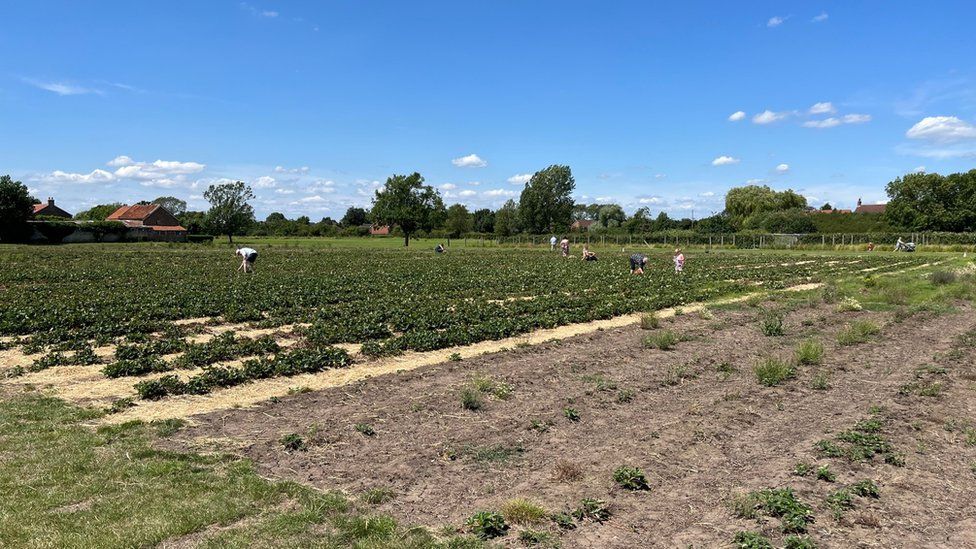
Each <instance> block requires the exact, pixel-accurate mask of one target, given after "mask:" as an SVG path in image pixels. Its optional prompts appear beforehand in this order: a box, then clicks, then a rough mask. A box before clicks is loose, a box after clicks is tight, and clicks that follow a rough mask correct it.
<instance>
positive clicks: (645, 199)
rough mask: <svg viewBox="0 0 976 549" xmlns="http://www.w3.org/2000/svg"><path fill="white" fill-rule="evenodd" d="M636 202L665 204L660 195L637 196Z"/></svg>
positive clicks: (656, 204)
mask: <svg viewBox="0 0 976 549" xmlns="http://www.w3.org/2000/svg"><path fill="white" fill-rule="evenodd" d="M637 202H638V203H640V204H650V205H652V206H658V205H662V204H667V201H665V200H664V199H663V198H661V197H660V196H639V197H637Z"/></svg>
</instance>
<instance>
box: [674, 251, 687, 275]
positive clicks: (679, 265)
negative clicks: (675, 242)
mask: <svg viewBox="0 0 976 549" xmlns="http://www.w3.org/2000/svg"><path fill="white" fill-rule="evenodd" d="M684 268H685V254H683V253H681V249H680V248H676V249H675V250H674V272H676V273H680V272H681V271H683V270H684Z"/></svg>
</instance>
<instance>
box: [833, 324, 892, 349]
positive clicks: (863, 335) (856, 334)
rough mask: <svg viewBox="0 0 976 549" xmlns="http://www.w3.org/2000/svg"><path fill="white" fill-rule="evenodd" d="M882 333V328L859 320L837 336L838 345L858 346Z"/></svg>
mask: <svg viewBox="0 0 976 549" xmlns="http://www.w3.org/2000/svg"><path fill="white" fill-rule="evenodd" d="M879 333H881V328H879V327H878V325H877V324H875V323H874V322H871V321H870V320H859V321H857V322H852V323H851V324H848V325H847V327H846V328H844V329H843V330H841V331H840V333H839V334H837V343H839V344H840V345H845V346H847V345H857V344H858V343H864V342H865V341H868V340H870V339H871V337H872V336H875V335H877V334H879Z"/></svg>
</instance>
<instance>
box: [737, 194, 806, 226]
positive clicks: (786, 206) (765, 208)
mask: <svg viewBox="0 0 976 549" xmlns="http://www.w3.org/2000/svg"><path fill="white" fill-rule="evenodd" d="M806 207H807V199H806V198H804V197H803V196H802V195H799V194H797V193H795V192H793V190H792V189H788V190H785V191H774V190H773V189H771V188H769V186H767V185H762V186H760V185H746V186H744V187H733V188H731V189H729V192H728V193H727V194H726V195H725V212H726V213H727V214H728V215H729V216H730V217H731V218H732V222H733V224H734V225H736V226H739V227H741V226H743V225H745V224H748V223H747V219H748V218H750V217H753V216H757V215H761V214H764V213H768V212H776V211H783V210H791V209H802V208H806ZM753 223H754V222H753Z"/></svg>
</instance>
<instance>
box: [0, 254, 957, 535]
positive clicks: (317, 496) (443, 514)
mask: <svg viewBox="0 0 976 549" xmlns="http://www.w3.org/2000/svg"><path fill="white" fill-rule="evenodd" d="M390 241H392V239H389V240H377V241H376V242H382V243H384V244H387V243H389V242H390ZM246 242H248V243H251V244H253V245H255V246H256V247H259V251H260V256H259V260H258V264H257V267H258V272H257V273H256V274H254V275H244V274H241V273H235V272H234V269H235V268H236V267H237V262H236V260H235V258H234V256H233V255H232V254H230V253H228V251H227V250H225V249H223V247H221V246H219V245H216V244H215V246H213V247H209V246H193V245H162V246H161V245H118V246H109V245H81V246H62V247H4V248H0V259H2V260H3V264H4V266H5V269H4V270H3V271H0V296H2V298H3V299H2V302H0V336H2V339H0V342H2V343H0V375H2V376H3V377H4V379H3V380H2V383H0V399H2V400H0V419H2V421H0V455H2V457H3V459H2V460H0V488H2V492H3V493H4V494H5V499H4V502H3V503H2V511H3V512H0V539H3V540H4V541H5V542H6V543H8V544H9V545H11V546H29V547H89V546H100V547H101V546H108V547H114V546H146V545H155V544H160V543H162V544H163V545H164V546H172V547H192V546H207V547H224V546H240V547H245V546H246V547H255V546H265V547H274V546H317V547H318V546H320V547H340V546H359V547H440V546H443V547H479V546H482V545H484V544H492V543H502V544H504V545H507V546H543V547H545V546H549V547H552V546H558V545H562V546H566V547H584V546H611V547H626V546H638V545H642V546H656V545H661V546H671V545H673V543H671V542H672V541H674V540H680V541H681V542H682V543H681V545H689V544H690V545H693V546H714V545H717V544H718V545H721V544H728V543H731V542H732V539H733V538H734V537H736V538H738V537H742V538H743V539H745V537H748V536H749V535H753V534H754V536H760V537H763V538H770V539H772V540H773V541H775V542H776V543H777V544H783V543H787V544H794V543H800V542H802V541H803V540H807V541H808V542H809V543H814V542H816V543H818V544H819V545H818V546H845V544H847V543H850V542H852V541H853V540H857V539H863V538H869V539H872V540H874V542H875V543H877V544H880V545H886V544H888V545H890V543H891V542H892V540H897V539H900V538H899V537H898V536H909V537H910V536H915V537H914V538H911V539H914V540H917V541H919V542H922V543H924V542H925V541H926V540H928V539H930V538H929V537H927V536H930V535H935V534H934V532H935V531H936V530H937V529H938V528H939V527H940V524H941V528H943V537H944V538H945V539H952V540H955V541H956V542H957V543H963V545H964V544H965V542H966V541H967V539H966V538H965V537H964V536H965V531H966V530H967V529H966V527H965V522H964V520H965V518H964V517H960V515H959V513H957V512H956V511H954V509H955V508H956V507H950V506H946V505H943V504H942V503H939V502H936V501H934V500H933V501H930V503H929V506H930V509H929V510H930V516H929V518H928V519H926V520H928V522H926V521H925V520H922V519H917V520H922V522H923V523H924V524H921V525H916V527H915V528H914V529H910V530H904V529H902V528H903V527H902V526H899V525H901V524H905V521H904V520H903V519H902V518H899V517H903V516H904V515H905V514H906V513H918V512H920V511H921V509H922V507H919V505H920V504H918V503H917V502H916V501H914V500H913V499H912V498H908V499H907V500H906V497H907V496H908V494H910V493H917V494H930V493H931V494H934V493H935V492H930V491H931V490H935V488H934V487H935V486H936V485H937V481H938V479H939V478H940V475H941V476H943V477H944V476H945V475H952V479H953V482H955V483H957V484H958V487H959V489H960V490H966V489H969V488H974V479H976V472H974V471H976V469H973V471H970V470H969V467H970V463H972V467H974V468H976V431H974V430H973V429H974V428H976V427H974V426H973V424H972V423H971V421H969V420H967V419H966V418H965V412H964V410H966V409H967V407H968V406H971V405H972V403H973V400H972V388H971V384H972V379H976V377H972V378H970V377H968V376H974V373H973V372H972V361H971V359H970V355H971V353H972V346H971V345H969V343H967V342H970V341H971V337H972V336H971V333H976V318H974V315H973V310H972V308H971V300H972V299H973V296H974V288H973V269H972V265H973V264H972V262H971V261H970V260H968V259H965V258H962V257H961V256H960V255H959V254H955V255H952V254H918V255H907V254H905V255H896V254H890V253H874V254H866V253H863V254H843V253H833V254H831V253H822V252H817V253H795V252H792V253H791V252H773V253H769V252H759V251H749V252H729V251H723V252H705V251H704V250H703V251H701V252H700V253H693V254H690V255H689V259H688V263H687V264H686V270H685V272H684V273H682V274H680V275H679V274H675V273H674V272H673V269H672V268H671V265H670V255H669V254H667V253H664V252H662V253H650V254H649V255H650V256H651V264H650V268H649V269H648V274H647V275H645V276H643V277H637V276H631V275H630V274H629V272H628V264H627V257H628V256H629V251H619V250H616V251H611V250H606V251H604V252H603V253H601V259H600V261H598V262H596V263H584V262H581V261H579V260H578V259H577V260H564V259H562V258H560V257H558V255H557V254H551V253H549V252H548V251H538V250H515V249H491V248H484V249H482V248H479V247H471V248H467V249H462V248H454V249H452V251H451V252H449V253H448V254H444V255H435V254H434V253H433V251H432V250H430V249H427V248H428V247H426V246H419V245H418V247H417V248H414V247H413V246H411V249H409V250H404V249H402V248H399V247H385V246H380V245H377V246H375V247H374V246H372V244H371V245H370V246H369V247H359V248H357V247H347V244H348V243H347V242H345V241H341V240H340V241H335V242H336V243H338V242H342V243H343V244H341V245H337V246H329V245H328V243H327V242H315V241H314V240H311V239H309V240H307V241H291V240H290V239H286V240H280V241H279V240H273V239H261V240H253V241H246ZM358 242H362V241H358ZM370 242H372V241H370ZM428 244H429V243H428ZM431 247H432V246H431ZM788 288H795V289H798V291H790V292H786V291H784V290H786V289H788ZM702 303H708V305H705V306H702V305H701V304H702ZM653 311H662V312H659V313H657V314H654V313H653ZM649 315H652V316H649ZM923 333H924V334H926V335H924V336H922V339H921V340H918V341H925V342H926V344H925V345H918V344H917V341H914V342H913V340H910V339H908V338H909V337H912V336H917V335H918V334H923ZM967 338H970V339H967ZM865 350H869V351H865ZM865 353H867V354H865ZM966 364H968V365H969V366H965V365H966ZM967 384H968V385H967ZM787 403H789V406H787V405H786V404H787ZM873 407H881V408H884V411H883V412H882V411H880V408H879V409H878V410H876V411H872V410H875V408H873ZM708 410H711V412H709V411H708ZM757 413H758V414H760V416H765V417H769V418H775V419H774V422H775V423H774V424H767V423H766V422H759V423H756V422H755V421H754V420H753V419H750V418H753V417H754V415H753V414H757ZM865 417H869V418H870V417H875V418H877V427H874V426H873V425H875V424H874V423H870V424H861V423H858V422H859V421H862V420H864V419H865ZM930 420H931V421H933V422H934V423H931V425H930V424H929V423H925V422H927V421H930ZM967 421H968V422H967ZM912 422H919V423H918V426H919V428H918V429H914V428H909V427H907V426H908V425H912V424H913V423H912ZM855 424H857V425H860V427H856V428H851V427H850V426H851V425H855ZM788 425H791V426H792V428H788V429H785V430H783V429H780V427H779V426H783V427H786V426H788ZM930 427H931V428H932V429H934V430H929V428H930ZM845 429H846V430H845ZM858 429H862V430H858ZM913 429H914V430H913ZM739 431H741V432H743V433H746V434H747V435H748V436H745V437H744V438H742V437H739V436H737V435H735V434H734V433H737V432H739ZM831 433H833V434H831ZM845 433H847V434H845ZM939 433H949V434H950V435H952V436H951V437H949V438H947V437H944V436H941V435H939ZM930 434H931V436H929V435H930ZM936 435H939V436H940V437H941V438H938V437H936ZM832 437H834V438H832ZM872 437H873V438H872ZM882 437H883V438H882ZM820 439H822V440H823V441H826V442H822V441H819V440H820ZM950 439H951V440H950ZM968 439H972V442H971V443H968V442H967V440H968ZM851 441H854V442H851ZM864 441H868V442H869V443H870V444H872V445H873V446H872V448H874V450H872V452H873V454H877V455H878V456H880V457H879V458H876V459H875V460H871V459H870V456H868V459H864V454H863V452H864V451H866V450H865V448H866V447H864V448H862V447H861V446H857V445H858V444H861V443H862V442H864ZM821 442H822V443H821ZM815 445H816V448H820V450H817V452H819V453H816V452H814V448H815ZM909 445H914V448H915V451H918V452H919V453H918V454H917V455H926V456H933V458H935V457H938V459H939V460H940V461H939V462H938V463H940V464H941V465H940V467H942V469H941V471H933V470H931V469H930V462H928V461H925V460H922V459H916V458H915V457H914V456H915V455H916V454H913V453H911V452H910V451H909V450H910V449H911V448H910V446H909ZM923 446H924V449H923ZM764 448H765V450H764ZM769 452H772V454H770V453H769ZM851 452H854V453H851ZM856 452H861V453H860V454H858V453H856ZM848 456H855V457H856V458H857V459H854V458H852V459H847V457H848ZM800 460H806V461H810V462H811V463H815V464H816V465H818V466H827V467H829V468H830V470H832V471H836V472H837V473H830V472H823V473H822V476H824V477H829V476H830V475H831V474H834V475H835V477H837V478H838V479H839V480H837V481H836V483H837V486H836V487H835V488H836V489H838V490H840V489H842V488H843V489H848V488H847V486H848V485H851V486H853V484H854V483H855V481H860V480H862V478H870V479H872V481H873V482H877V483H878V484H880V485H881V494H882V496H881V499H879V500H877V503H875V500H873V499H871V498H867V499H863V497H861V496H856V495H854V496H852V495H850V494H835V493H834V492H830V494H828V493H827V492H828V490H826V488H827V484H828V483H825V482H820V483H818V482H817V481H816V479H813V480H808V479H806V478H801V477H794V476H791V474H790V470H791V469H792V465H788V463H787V462H789V463H792V462H793V461H800ZM889 462H896V463H894V464H893V463H889ZM899 463H900V464H899ZM687 467H692V468H693V469H694V470H696V471H698V473H696V474H695V476H693V477H689V476H688V472H687V471H688V469H687ZM709 471H713V472H714V474H710V473H709ZM838 473H839V476H838ZM906 474H907V475H909V477H907V478H909V480H904V479H905V478H906V477H905V475H906ZM811 478H812V477H811ZM720 479H721V480H720ZM896 479H902V480H896ZM899 483H901V484H899ZM841 484H843V486H841ZM784 485H789V486H791V487H792V488H793V489H794V490H795V493H796V494H798V495H797V496H789V497H786V496H784V495H783V494H782V493H778V492H777V494H778V495H777V496H776V497H780V496H782V497H785V498H786V499H787V500H788V499H789V498H790V497H798V498H799V500H802V501H804V502H807V503H804V505H812V507H811V509H810V510H809V512H807V511H804V513H808V514H804V515H803V516H809V517H813V516H814V515H816V517H817V519H816V521H815V522H813V519H812V518H811V519H810V520H807V519H803V523H802V526H803V527H802V528H801V527H798V526H794V527H789V528H788V527H787V526H785V525H786V522H784V521H785V520H786V519H783V518H782V515H781V514H776V513H773V512H770V513H772V515H773V516H774V517H775V519H773V520H771V519H765V520H760V521H759V522H756V520H755V519H754V517H757V516H760V515H761V514H762V513H764V512H765V511H763V509H764V507H763V505H767V504H766V503H763V501H766V500H763V498H767V499H768V498H769V497H772V496H771V495H769V494H770V493H765V492H761V489H765V488H770V489H772V488H779V487H781V486H784ZM709 486H711V488H708V487H709ZM859 486H861V485H859ZM864 486H866V484H865V485H864ZM864 486H861V488H858V489H857V490H861V489H862V488H863V487H864ZM850 490H854V491H855V492H856V491H857V490H855V489H854V488H850ZM865 490H866V488H865ZM751 491H754V492H755V494H753V495H749V494H751V493H752V492H751ZM862 491H863V490H862ZM644 493H647V494H651V496H649V497H651V498H652V499H643V496H642V494H644ZM852 493H853V492H852ZM858 493H859V492H858ZM736 494H740V495H742V494H745V496H743V497H746V496H748V497H752V498H754V499H755V503H753V504H750V505H752V507H751V510H749V509H746V508H740V509H739V511H736V510H735V509H736V507H735V505H734V501H736V500H735V498H736V497H738V496H737V495H736ZM899 494H904V496H902V495H899ZM851 497H853V498H854V499H853V500H851V502H850V503H848V499H850V498H851ZM859 497H861V499H858V498H859ZM927 497H928V496H927ZM931 497H935V496H934V495H933V496H931ZM954 497H956V498H957V499H958V497H959V496H958V495H956V496H954ZM686 498H692V500H693V501H695V502H697V503H696V505H698V506H699V507H700V508H701V509H702V513H704V514H703V515H702V516H701V517H700V519H695V518H694V517H686V516H685V513H683V512H681V511H679V509H680V508H682V507H683V506H684V505H685V504H684V503H682V501H684V499H686ZM845 498H847V499H845ZM781 499H782V498H781ZM970 499H971V497H970ZM799 500H798V501H799ZM821 500H822V501H824V502H825V503H823V504H821V503H818V502H819V501H821ZM960 501H964V500H960ZM946 503H948V501H947V502H946ZM768 505H772V504H768ZM797 505H799V504H797ZM730 506H731V507H730ZM729 508H732V509H733V511H731V512H730V511H729ZM798 508H799V507H798ZM852 508H853V509H855V510H854V511H850V509H852ZM963 508H964V507H963ZM668 510H670V511H668ZM479 512H482V513H480V514H479ZM648 513H650V515H649V516H650V518H647V517H648ZM777 513H778V511H777ZM868 515H871V516H870V517H869V516H868ZM641 517H644V518H641ZM678 517H683V518H678ZM872 517H873V518H872ZM859 520H860V521H861V522H865V523H868V522H871V521H872V520H875V521H879V523H881V524H883V525H884V526H883V527H879V529H877V530H865V528H869V527H867V526H864V524H861V522H858V521H859ZM932 521H936V523H934V524H931V522H932ZM705 523H708V524H713V525H719V526H715V527H712V528H710V529H702V527H701V524H705ZM781 523H782V524H783V525H784V526H783V528H782V529H783V530H784V531H785V532H786V533H785V534H784V533H782V532H780V524H781ZM797 524H799V523H797ZM790 528H792V530H790ZM654 532H658V533H657V534H655V533H654ZM909 532H911V534H909ZM920 533H921V534H920ZM747 534H748V535H747ZM790 535H793V536H800V537H799V538H797V540H800V541H797V540H787V539H786V538H787V537H789V536H790ZM660 536H664V537H660ZM919 536H921V537H919ZM953 536H956V537H953ZM958 536H963V537H958ZM800 538H802V540H801V539H800ZM755 539H758V538H755ZM906 539H908V538H906ZM757 543H759V542H757ZM896 544H897V543H896ZM755 546H756V547H759V546H762V545H761V544H760V545H755ZM790 546H797V547H799V546H804V545H790Z"/></svg>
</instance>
